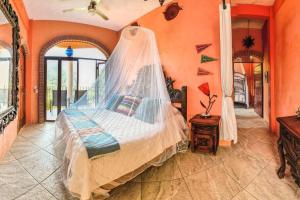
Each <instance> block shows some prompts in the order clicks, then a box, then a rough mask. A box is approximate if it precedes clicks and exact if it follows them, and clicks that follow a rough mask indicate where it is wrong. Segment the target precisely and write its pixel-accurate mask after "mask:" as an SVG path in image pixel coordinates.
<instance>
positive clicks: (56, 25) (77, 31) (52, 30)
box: [26, 21, 118, 123]
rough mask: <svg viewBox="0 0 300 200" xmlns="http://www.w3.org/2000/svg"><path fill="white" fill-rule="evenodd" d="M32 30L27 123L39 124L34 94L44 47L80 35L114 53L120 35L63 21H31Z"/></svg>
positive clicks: (36, 98) (36, 96)
mask: <svg viewBox="0 0 300 200" xmlns="http://www.w3.org/2000/svg"><path fill="white" fill-rule="evenodd" d="M30 28H31V37H32V44H31V46H32V52H31V58H32V66H31V68H30V69H29V70H27V71H26V73H27V76H28V77H30V80H27V82H26V83H27V85H26V87H27V90H26V91H27V93H30V94H31V95H30V97H29V99H28V98H27V102H30V105H27V108H26V114H27V123H37V122H38V94H37V93H34V92H33V90H34V88H37V87H38V80H39V79H38V78H39V77H38V75H39V73H38V72H39V56H40V51H41V49H42V48H43V46H44V45H45V44H46V43H47V42H49V41H50V40H52V39H54V38H56V37H58V36H64V35H79V36H85V37H89V38H92V39H94V40H97V41H99V42H100V43H102V44H103V45H104V46H106V47H107V48H108V49H109V50H110V51H112V50H113V48H114V47H115V45H116V43H117V41H118V33H117V32H115V31H112V30H109V29H104V28H99V27H95V26H89V25H84V24H78V23H70V22H62V21H31V22H30Z"/></svg>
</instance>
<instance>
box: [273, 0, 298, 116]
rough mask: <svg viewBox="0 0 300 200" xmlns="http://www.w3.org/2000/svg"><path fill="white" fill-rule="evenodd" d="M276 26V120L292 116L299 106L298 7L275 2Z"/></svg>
mask: <svg viewBox="0 0 300 200" xmlns="http://www.w3.org/2000/svg"><path fill="white" fill-rule="evenodd" d="M275 23H276V32H275V33H276V77H275V91H276V94H275V98H276V116H277V117H278V116H286V115H295V111H296V109H297V108H298V107H299V106H300V92H299V85H300V76H299V75H300V67H299V66H300V56H299V55H300V27H299V24H300V4H299V0H286V1H282V0H280V1H277V2H276V4H275Z"/></svg>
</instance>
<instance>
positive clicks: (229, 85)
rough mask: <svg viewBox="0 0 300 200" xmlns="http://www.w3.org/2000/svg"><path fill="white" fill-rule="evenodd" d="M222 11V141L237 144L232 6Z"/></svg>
mask: <svg viewBox="0 0 300 200" xmlns="http://www.w3.org/2000/svg"><path fill="white" fill-rule="evenodd" d="M219 10H220V38H221V79H222V91H223V97H222V115H221V117H222V121H221V139H223V140H227V141H232V140H233V141H234V143H236V142H237V123H236V117H235V112H234V105H233V99H232V97H231V96H232V91H233V66H232V32H231V9H230V4H227V8H226V9H225V10H224V9H223V5H222V4H221V5H220V6H219Z"/></svg>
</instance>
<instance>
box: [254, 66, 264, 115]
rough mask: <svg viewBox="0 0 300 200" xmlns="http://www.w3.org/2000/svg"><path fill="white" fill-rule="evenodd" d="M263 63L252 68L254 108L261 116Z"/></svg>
mask: <svg viewBox="0 0 300 200" xmlns="http://www.w3.org/2000/svg"><path fill="white" fill-rule="evenodd" d="M263 92H264V91H263V65H262V64H258V65H256V66H255V68H254V110H255V112H256V113H257V114H258V115H259V116H261V117H263Z"/></svg>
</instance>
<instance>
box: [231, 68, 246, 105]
mask: <svg viewBox="0 0 300 200" xmlns="http://www.w3.org/2000/svg"><path fill="white" fill-rule="evenodd" d="M247 90H248V87H247V77H246V75H245V74H242V73H239V72H235V73H234V104H235V106H242V107H245V108H247V107H248V103H247V102H248V100H247V99H248V96H247V95H248V91H247Z"/></svg>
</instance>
